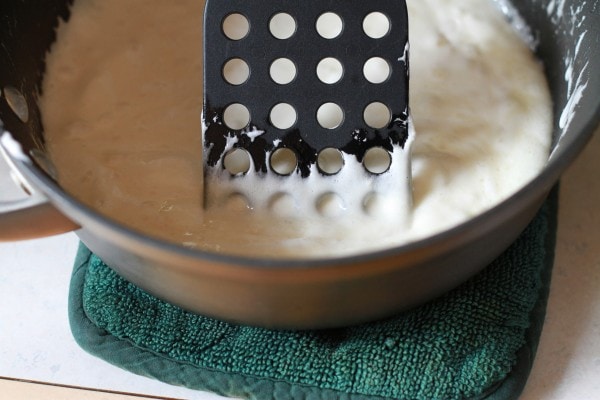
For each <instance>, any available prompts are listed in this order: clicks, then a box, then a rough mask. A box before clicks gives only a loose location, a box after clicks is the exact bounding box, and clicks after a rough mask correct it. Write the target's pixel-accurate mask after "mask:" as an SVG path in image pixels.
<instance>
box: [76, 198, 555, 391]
mask: <svg viewBox="0 0 600 400" xmlns="http://www.w3.org/2000/svg"><path fill="white" fill-rule="evenodd" d="M556 204H557V191H556V190H554V191H553V192H552V194H551V196H550V197H549V200H547V201H546V203H545V205H544V206H543V207H542V209H541V210H540V212H539V213H538V215H537V216H536V218H535V219H534V220H533V221H532V222H531V224H530V225H529V227H528V228H527V229H526V230H525V231H524V232H523V234H522V235H521V236H520V237H519V239H518V240H517V241H516V242H515V243H514V244H513V245H512V246H511V247H510V248H509V249H507V250H506V251H505V252H504V253H503V254H502V255H501V256H500V257H499V258H498V259H497V260H496V261H494V262H493V263H492V264H490V265H489V266H488V267H487V268H486V269H485V270H484V271H483V272H481V273H479V274H478V275H477V276H475V277H474V278H472V279H471V280H469V281H468V282H466V283H464V284H463V285H461V286H460V287H458V288H456V289H455V290H453V291H451V292H449V293H447V294H446V295H444V296H442V297H440V298H438V299H437V300H434V301H432V302H430V303H428V304H425V305H423V306H420V307H418V308H415V309H413V310H410V311H407V312H404V313H402V314H399V315H397V316H395V317H392V318H389V319H386V320H382V321H377V322H373V323H369V324H364V325H360V326H354V327H348V328H343V329H335V330H324V331H294V332H292V331H275V330H267V329H261V328H255V327H248V326H240V325H233V324H229V323H226V322H222V321H218V320H215V319H211V318H207V317H203V316H200V315H197V314H193V313H189V312H186V311H184V310H182V309H180V308H178V307H175V306H173V305H170V304H168V303H165V302H163V301H161V300H158V299H156V298H155V297H153V296H151V295H149V294H148V293H146V292H144V291H142V290H141V289H139V288H137V287H136V286H134V285H133V284H131V283H129V282H127V281H125V280H124V279H123V278H121V277H120V276H119V275H117V274H116V273H115V272H114V271H113V270H111V269H110V268H109V267H108V266H106V264H104V263H103V262H102V260H101V259H100V258H98V257H97V256H95V255H94V254H92V253H90V252H89V250H88V249H87V248H85V246H83V245H82V246H81V248H80V251H79V254H78V258H77V262H76V268H75V270H74V274H73V280H72V286H71V295H70V297H71V298H70V300H71V301H70V318H71V326H72V331H73V334H74V336H75V338H76V340H77V341H78V343H79V344H80V345H81V347H83V348H84V349H85V350H87V351H88V352H90V353H92V354H95V355H97V356H98V357H101V358H103V359H105V360H107V361H109V362H111V363H113V364H115V365H117V366H120V367H122V368H124V369H127V370H130V371H132V372H135V373H137V374H141V375H145V376H150V377H153V378H156V379H159V380H162V381H165V382H168V383H172V384H176V385H183V386H187V387H189V388H192V389H199V390H208V391H213V392H216V393H219V394H223V395H228V396H234V397H242V398H250V399H270V398H272V399H282V400H283V399H352V400H359V399H406V400H408V399H411V400H421V399H422V400H425V399H427V400H432V399H483V398H488V399H510V398H515V397H517V396H518V394H519V393H520V392H521V390H522V388H523V386H524V384H525V382H526V379H527V375H528V373H529V370H530V368H531V363H532V361H533V355H534V354H535V349H536V346H537V341H538V338H539V333H540V331H541V326H542V323H543V317H544V313H545V303H546V298H547V292H548V284H549V278H550V271H551V267H552V263H553V256H554V240H555V230H556V229H555V228H556V208H557V205H556Z"/></svg>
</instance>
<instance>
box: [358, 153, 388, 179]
mask: <svg viewBox="0 0 600 400" xmlns="http://www.w3.org/2000/svg"><path fill="white" fill-rule="evenodd" d="M391 164H392V156H391V155H390V153H388V151H387V150H385V149H384V148H382V147H372V148H370V149H369V150H367V152H366V153H365V156H364V158H363V166H364V167H365V169H366V170H367V171H369V172H370V173H372V174H375V175H380V174H383V173H384V172H387V171H388V170H389V169H390V165H391Z"/></svg>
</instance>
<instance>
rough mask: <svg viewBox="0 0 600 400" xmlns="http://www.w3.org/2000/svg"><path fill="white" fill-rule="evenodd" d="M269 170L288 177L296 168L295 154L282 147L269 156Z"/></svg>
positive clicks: (296, 159) (296, 158)
mask: <svg viewBox="0 0 600 400" xmlns="http://www.w3.org/2000/svg"><path fill="white" fill-rule="evenodd" d="M270 164H271V169H272V170H273V171H275V172H276V173H277V174H279V175H284V176H286V175H290V174H291V173H292V172H294V171H295V170H296V167H297V166H298V157H296V153H295V152H294V151H293V150H291V149H288V148H285V147H282V148H279V149H277V150H275V151H274V152H273V153H272V154H271V159H270Z"/></svg>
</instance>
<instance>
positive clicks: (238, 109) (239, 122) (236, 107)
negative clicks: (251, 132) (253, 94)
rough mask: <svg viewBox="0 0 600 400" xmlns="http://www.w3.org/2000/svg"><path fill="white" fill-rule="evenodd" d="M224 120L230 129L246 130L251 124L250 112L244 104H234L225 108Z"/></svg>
mask: <svg viewBox="0 0 600 400" xmlns="http://www.w3.org/2000/svg"><path fill="white" fill-rule="evenodd" d="M223 120H224V121H225V125H227V127H228V128H230V129H235V130H239V129H244V128H245V127H247V126H248V124H249V123H250V111H249V110H248V108H247V107H246V106H245V105H243V104H240V103H233V104H230V105H229V106H227V108H225V111H224V112H223Z"/></svg>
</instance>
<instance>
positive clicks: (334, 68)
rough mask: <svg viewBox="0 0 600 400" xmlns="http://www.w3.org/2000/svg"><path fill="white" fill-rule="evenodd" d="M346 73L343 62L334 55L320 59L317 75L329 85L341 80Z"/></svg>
mask: <svg viewBox="0 0 600 400" xmlns="http://www.w3.org/2000/svg"><path fill="white" fill-rule="evenodd" d="M343 75H344V66H343V65H342V63H341V62H340V61H339V60H338V59H336V58H333V57H327V58H324V59H322V60H321V61H319V64H317V77H319V80H320V81H321V82H323V83H327V84H329V85H331V84H334V83H337V82H339V80H340V79H342V76H343Z"/></svg>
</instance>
